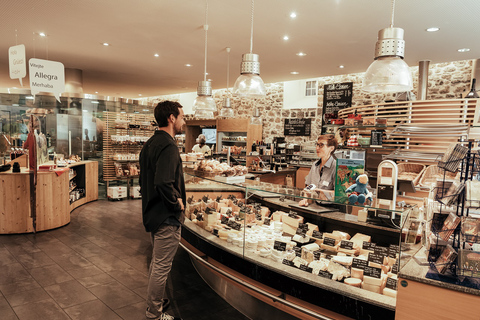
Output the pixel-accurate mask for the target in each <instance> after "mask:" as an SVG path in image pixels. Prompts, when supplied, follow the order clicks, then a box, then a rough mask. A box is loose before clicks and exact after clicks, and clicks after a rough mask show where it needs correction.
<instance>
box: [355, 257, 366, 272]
mask: <svg viewBox="0 0 480 320" xmlns="http://www.w3.org/2000/svg"><path fill="white" fill-rule="evenodd" d="M367 265H368V261H367V260H363V259H357V258H353V261H352V268H357V269H362V270H365V267H366V266H367Z"/></svg>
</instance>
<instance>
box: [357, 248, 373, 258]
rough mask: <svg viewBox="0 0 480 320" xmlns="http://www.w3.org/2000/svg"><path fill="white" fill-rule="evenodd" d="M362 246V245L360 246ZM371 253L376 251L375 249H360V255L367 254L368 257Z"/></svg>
mask: <svg viewBox="0 0 480 320" xmlns="http://www.w3.org/2000/svg"><path fill="white" fill-rule="evenodd" d="M360 248H361V247H360ZM369 253H374V251H372V250H365V249H360V255H362V256H367V257H368V254H369Z"/></svg>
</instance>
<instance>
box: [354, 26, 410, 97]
mask: <svg viewBox="0 0 480 320" xmlns="http://www.w3.org/2000/svg"><path fill="white" fill-rule="evenodd" d="M404 52H405V41H404V40H403V29H402V28H393V27H389V28H385V29H382V30H380V31H379V32H378V41H377V43H376V46H375V61H373V63H372V64H371V65H370V66H369V67H368V69H367V71H366V73H365V77H364V79H363V90H364V91H368V92H405V91H410V90H412V89H413V80H412V73H411V72H410V69H409V67H408V65H407V63H406V62H405V61H403V57H404Z"/></svg>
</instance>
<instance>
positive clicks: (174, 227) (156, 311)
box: [140, 101, 186, 320]
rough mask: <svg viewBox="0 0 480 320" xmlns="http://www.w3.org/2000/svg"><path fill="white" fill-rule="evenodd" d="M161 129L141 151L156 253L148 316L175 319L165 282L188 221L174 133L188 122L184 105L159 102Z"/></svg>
mask: <svg viewBox="0 0 480 320" xmlns="http://www.w3.org/2000/svg"><path fill="white" fill-rule="evenodd" d="M154 115H155V120H156V121H157V123H158V126H159V128H158V130H157V131H155V134H154V135H153V136H152V137H151V138H150V139H149V140H148V141H147V142H146V143H145V145H144V146H143V149H142V152H141V153H140V187H141V193H142V214H143V225H144V226H145V230H146V231H147V232H150V233H151V239H152V246H153V253H152V261H151V263H150V270H149V274H148V289H147V290H148V292H147V311H146V317H147V319H160V320H175V319H181V318H175V317H173V316H171V315H169V314H167V313H166V312H165V310H166V308H167V307H168V306H169V304H170V302H169V301H168V299H164V293H165V285H166V282H167V277H168V274H169V273H170V270H171V268H172V261H173V258H174V256H175V253H176V252H177V247H178V243H179V242H180V231H181V223H183V221H184V220H185V214H184V208H185V207H184V205H185V201H186V195H185V181H184V179H183V169H182V160H181V159H180V154H179V151H178V147H177V143H176V142H175V139H174V137H175V134H177V133H181V132H182V127H183V125H184V124H185V120H184V119H183V109H182V105H181V104H179V103H178V102H172V101H164V102H160V103H159V104H158V105H157V106H156V107H155V111H154Z"/></svg>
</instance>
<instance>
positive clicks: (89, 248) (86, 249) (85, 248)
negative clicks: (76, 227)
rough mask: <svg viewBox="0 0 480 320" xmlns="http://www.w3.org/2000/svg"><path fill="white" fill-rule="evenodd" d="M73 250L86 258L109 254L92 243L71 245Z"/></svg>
mask: <svg viewBox="0 0 480 320" xmlns="http://www.w3.org/2000/svg"><path fill="white" fill-rule="evenodd" d="M71 248H72V249H73V250H75V251H76V252H78V253H79V254H80V255H81V256H83V257H85V258H88V257H92V256H98V255H104V254H106V253H107V251H105V250H103V249H102V248H100V247H99V246H97V245H96V244H94V243H91V242H88V243H79V244H74V245H71Z"/></svg>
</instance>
